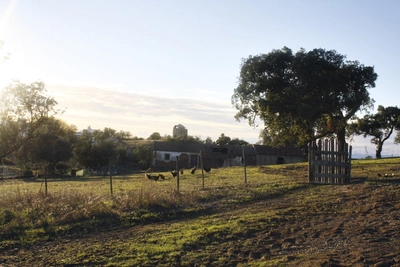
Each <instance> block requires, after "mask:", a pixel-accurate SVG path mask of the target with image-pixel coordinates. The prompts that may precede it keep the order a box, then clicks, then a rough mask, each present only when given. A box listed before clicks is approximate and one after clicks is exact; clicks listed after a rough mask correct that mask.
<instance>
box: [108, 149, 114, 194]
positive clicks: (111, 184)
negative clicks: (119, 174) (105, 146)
mask: <svg viewBox="0 0 400 267" xmlns="http://www.w3.org/2000/svg"><path fill="white" fill-rule="evenodd" d="M108 173H109V174H110V193H111V196H112V195H113V180H112V173H111V157H109V158H108Z"/></svg>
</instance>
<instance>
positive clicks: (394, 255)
mask: <svg viewBox="0 0 400 267" xmlns="http://www.w3.org/2000/svg"><path fill="white" fill-rule="evenodd" d="M399 189H400V186H399V180H397V179H388V180H379V181H376V182H374V181H372V182H371V181H369V182H365V181H364V180H362V179H360V180H356V181H353V182H352V183H351V184H349V185H336V186H323V185H305V187H304V188H301V189H299V190H298V191H297V192H291V193H288V194H285V195H281V196H276V197H272V198H268V199H261V200H257V201H253V202H251V203H245V204H241V205H224V206H222V205H221V206H216V207H213V208H212V209H209V210H208V211H207V212H206V214H202V215H201V216H202V218H204V217H207V216H215V215H218V217H219V218H226V220H229V219H230V218H232V217H234V216H235V215H240V214H243V213H244V212H246V213H249V212H250V213H263V212H265V213H266V214H270V213H271V211H274V212H275V214H276V215H277V217H276V218H278V219H276V221H274V223H273V224H271V222H270V221H269V223H266V224H265V227H255V228H251V226H249V228H248V230H246V231H244V232H243V233H241V234H239V235H234V236H232V235H230V236H227V237H226V240H224V239H222V240H218V242H212V243H210V244H207V245H203V246H200V245H199V246H198V247H190V248H187V249H185V250H183V251H181V253H180V254H179V255H177V256H176V257H175V258H173V259H172V258H164V259H159V258H154V259H150V260H149V261H147V263H146V264H143V265H142V266H379V267H384V266H400V221H399V220H400V194H399ZM196 219H197V218H189V219H186V220H196ZM175 222H178V221H168V222H162V223H152V224H144V225H135V226H132V227H124V228H116V229H111V230H108V231H102V232H96V233H86V234H81V233H77V234H72V235H67V236H63V237H57V238H54V239H53V240H48V241H45V242H40V243H38V244H33V245H29V246H22V247H15V248H8V249H5V250H0V266H99V265H102V261H101V260H97V261H93V260H91V259H105V260H104V261H103V263H104V264H105V263H107V264H108V266H120V265H119V264H122V263H121V262H120V263H116V264H115V265H112V264H110V263H109V261H107V260H106V259H110V258H112V257H115V256H116V255H119V254H120V253H122V252H121V251H118V249H117V248H116V247H115V246H114V245H115V244H116V243H128V244H129V242H130V241H131V240H132V239H135V240H138V239H141V238H142V239H146V238H147V237H146V236H148V235H150V234H151V231H154V230H155V229H161V228H163V227H166V225H167V226H168V227H174V223H175ZM143 242H145V240H143ZM74 248H75V249H74ZM76 248H81V249H88V251H90V258H87V257H86V258H85V257H83V258H82V260H81V261H76V263H75V264H62V263H61V262H60V257H61V256H62V257H68V255H69V253H71V255H72V254H74V253H75V254H76V253H77V251H76ZM68 251H71V252H68ZM196 251H198V255H199V256H198V257H196V258H193V260H191V261H187V260H186V261H184V259H185V257H188V255H189V252H190V253H191V255H193V253H194V252H196ZM123 253H126V252H123ZM86 254H88V253H86ZM194 254H196V253H194ZM75 256H76V255H75ZM191 257H193V256H191ZM221 258H223V259H224V260H221ZM187 262H190V264H189V263H187Z"/></svg>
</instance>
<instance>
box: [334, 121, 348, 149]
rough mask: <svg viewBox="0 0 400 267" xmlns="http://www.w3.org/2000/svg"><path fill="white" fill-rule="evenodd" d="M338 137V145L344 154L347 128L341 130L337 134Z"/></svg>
mask: <svg viewBox="0 0 400 267" xmlns="http://www.w3.org/2000/svg"><path fill="white" fill-rule="evenodd" d="M336 137H337V139H338V144H339V145H340V147H338V150H339V152H344V147H345V145H344V144H345V143H346V128H345V127H343V128H339V129H338V130H337V133H336Z"/></svg>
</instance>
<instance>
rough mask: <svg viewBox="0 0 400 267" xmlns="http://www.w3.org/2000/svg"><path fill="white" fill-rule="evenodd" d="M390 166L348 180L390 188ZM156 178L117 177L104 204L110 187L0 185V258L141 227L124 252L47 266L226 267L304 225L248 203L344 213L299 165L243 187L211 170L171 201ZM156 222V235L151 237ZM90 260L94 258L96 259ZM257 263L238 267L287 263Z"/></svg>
mask: <svg viewBox="0 0 400 267" xmlns="http://www.w3.org/2000/svg"><path fill="white" fill-rule="evenodd" d="M398 166H400V159H382V160H353V161H352V178H353V180H354V181H358V180H361V181H365V182H366V183H367V184H368V183H370V184H376V183H386V182H390V181H392V182H393V181H396V180H397V179H398V178H399V174H400V167H398ZM378 173H381V174H385V173H390V174H392V173H394V176H393V177H392V176H391V177H389V178H385V177H378V176H377V174H378ZM162 174H164V175H165V176H166V177H167V179H166V180H165V181H157V182H155V181H149V180H148V179H147V178H145V177H144V175H143V174H137V175H132V176H115V177H113V191H114V193H113V195H112V196H111V194H110V184H109V182H110V180H109V177H78V178H69V179H67V180H61V179H50V180H49V181H48V194H47V195H45V194H44V183H43V181H42V180H16V179H10V180H5V181H0V240H1V241H0V249H9V248H13V247H19V246H22V245H32V244H35V243H37V242H38V241H45V240H51V239H53V238H57V237H64V236H69V235H71V234H78V235H80V234H90V233H94V232H96V233H102V232H104V231H108V230H110V229H116V228H121V227H122V228H127V227H128V228H131V227H134V226H136V225H140V226H143V225H144V226H149V227H148V228H146V229H145V230H144V231H141V232H140V233H138V235H137V236H132V238H129V242H127V240H121V241H119V240H118V239H116V240H113V241H112V243H106V244H104V241H100V240H99V241H98V242H94V241H92V242H91V244H90V246H87V247H85V246H80V245H76V244H75V245H74V246H73V247H68V249H67V250H66V251H64V252H62V253H58V254H57V256H54V261H53V263H54V265H68V264H70V265H73V264H82V263H83V264H84V263H88V264H89V263H90V264H91V265H102V266H145V265H149V266H151V265H157V264H160V266H163V265H162V264H165V266H169V265H171V264H172V265H174V263H178V262H179V264H182V265H191V264H194V263H195V262H196V261H199V262H200V261H202V262H203V263H204V259H205V258H206V259H207V258H208V259H209V261H210V262H211V261H212V262H213V263H214V264H216V263H218V264H219V265H221V266H223V265H226V264H228V263H229V259H230V255H231V254H232V253H235V248H237V247H238V246H242V247H244V248H246V247H247V246H250V245H251V244H248V243H246V242H254V240H252V239H248V238H247V237H249V236H251V235H252V233H253V232H260V231H263V230H264V229H273V228H274V227H276V226H277V225H279V223H280V222H281V221H287V220H296V219H306V218H307V216H311V215H310V214H309V211H308V210H307V208H304V210H303V211H302V213H300V214H299V213H296V214H297V215H294V214H295V213H293V212H292V209H291V208H290V207H289V208H287V207H285V208H283V209H271V210H269V211H268V212H265V211H263V212H262V213H258V212H257V207H256V206H252V203H257V201H259V200H267V199H270V198H278V197H284V198H285V199H290V198H295V199H296V200H295V201H298V206H300V205H306V206H307V207H310V206H312V212H313V214H314V215H315V214H325V213H326V214H328V213H332V212H346V209H347V210H348V209H350V208H351V207H345V206H343V207H341V206H332V205H331V204H329V205H323V203H324V202H325V201H328V200H325V199H321V196H323V195H324V194H325V192H327V190H330V188H332V186H330V185H329V186H317V185H309V184H308V182H307V181H308V178H307V163H299V164H290V165H273V166H256V167H247V184H245V180H244V174H243V168H241V167H231V168H221V169H213V170H212V171H211V173H209V174H205V180H204V188H203V183H202V177H201V173H196V174H194V175H191V174H189V173H187V174H184V175H183V176H181V180H180V187H179V191H178V190H177V183H176V180H175V179H174V178H172V175H171V174H170V173H162ZM294 203H296V202H294ZM314 203H318V205H316V204H314ZM238 205H240V206H247V205H248V207H249V208H248V209H244V210H243V212H241V213H240V214H238V213H232V215H229V213H228V214H226V212H225V213H224V217H220V216H219V212H218V209H227V210H229V209H230V208H232V207H237V206H238ZM343 205H344V204H343ZM296 209H299V208H297V207H296ZM227 216H228V217H227ZM295 216H302V217H301V218H300V217H298V218H295ZM156 222H163V225H157V226H154V227H152V226H151V225H152V224H153V223H156ZM238 240H240V241H238ZM221 244H223V245H222V253H219V255H218V257H216V258H214V257H212V256H210V255H212V252H213V250H214V249H215V247H216V246H219V250H221ZM107 248H109V250H108V249H107ZM98 251H102V253H101V254H102V256H99V253H97V252H98ZM107 251H108V252H107ZM182 252H185V253H184V254H182ZM92 255H97V257H93V256H92ZM43 257H45V256H43ZM243 257H251V255H245V256H243ZM259 257H261V258H264V259H265V260H264V261H263V262H262V263H260V261H258V263H257V262H254V264H250V265H243V266H278V265H279V264H284V263H285V261H286V260H287V259H286V258H285V257H281V258H279V257H275V258H268V255H265V256H263V255H260V256H259ZM167 263H168V264H167ZM218 264H217V265H218ZM238 266H241V265H238ZM282 266H284V265H282Z"/></svg>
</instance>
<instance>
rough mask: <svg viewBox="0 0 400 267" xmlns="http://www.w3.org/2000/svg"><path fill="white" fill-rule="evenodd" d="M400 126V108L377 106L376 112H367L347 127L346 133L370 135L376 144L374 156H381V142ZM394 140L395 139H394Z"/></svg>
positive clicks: (372, 141) (378, 157)
mask: <svg viewBox="0 0 400 267" xmlns="http://www.w3.org/2000/svg"><path fill="white" fill-rule="evenodd" d="M399 128H400V109H399V108H398V107H397V106H396V107H386V108H385V107H383V106H378V112H377V113H376V114H372V115H370V114H367V115H365V116H364V117H363V118H356V121H355V122H353V123H351V124H350V125H349V127H348V135H349V136H352V135H362V136H363V137H364V138H366V137H367V136H372V139H371V143H372V144H374V145H375V146H376V154H375V155H376V158H377V159H380V158H381V157H382V155H381V153H382V149H383V143H384V142H385V141H386V140H388V139H389V137H390V136H391V135H392V133H393V131H394V130H395V129H399ZM395 141H396V139H395Z"/></svg>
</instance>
